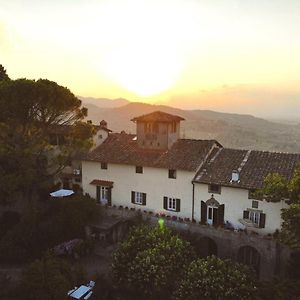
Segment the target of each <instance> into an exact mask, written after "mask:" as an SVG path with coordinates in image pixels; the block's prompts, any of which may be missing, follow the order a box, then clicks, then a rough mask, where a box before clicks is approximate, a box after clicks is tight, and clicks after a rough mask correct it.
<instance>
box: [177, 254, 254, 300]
mask: <svg viewBox="0 0 300 300" xmlns="http://www.w3.org/2000/svg"><path fill="white" fill-rule="evenodd" d="M256 294H257V288H256V282H255V278H254V274H253V273H252V271H251V270H250V269H249V268H248V267H247V266H245V265H242V264H238V263H235V262H233V261H231V260H222V259H220V258H217V257H215V256H210V257H207V258H206V259H197V260H195V261H193V262H192V263H191V264H190V265H189V267H188V268H187V270H186V272H185V274H184V276H182V279H181V282H180V284H179V287H178V289H177V291H176V292H175V294H174V297H173V298H174V299H176V300H197V299H211V300H218V299H222V300H229V299H230V300H234V299H236V300H239V299H249V300H250V299H255V297H256Z"/></svg>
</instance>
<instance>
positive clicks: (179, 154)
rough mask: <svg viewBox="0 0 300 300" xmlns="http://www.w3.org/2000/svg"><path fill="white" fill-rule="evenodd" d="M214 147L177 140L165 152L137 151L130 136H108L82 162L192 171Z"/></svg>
mask: <svg viewBox="0 0 300 300" xmlns="http://www.w3.org/2000/svg"><path fill="white" fill-rule="evenodd" d="M214 145H219V144H218V143H217V142H216V141H214V140H188V139H180V140H178V141H177V142H176V143H174V145H173V146H172V148H171V149H169V150H147V149H141V148H139V147H138V144H137V140H136V139H135V135H133V134H125V133H112V134H110V135H109V136H108V138H107V139H106V140H105V141H104V142H103V143H102V144H101V145H100V146H99V147H97V148H96V149H95V150H93V151H91V152H90V153H89V154H88V155H87V157H86V159H85V160H88V161H97V162H106V163H116V164H129V165H136V166H145V167H146V166H148V167H157V168H166V169H179V170H187V171H196V170H197V169H198V168H199V166H200V164H201V163H202V162H203V161H204V159H205V158H206V156H207V155H208V153H209V151H210V150H211V149H212V148H213V147H214ZM219 146H220V145H219Z"/></svg>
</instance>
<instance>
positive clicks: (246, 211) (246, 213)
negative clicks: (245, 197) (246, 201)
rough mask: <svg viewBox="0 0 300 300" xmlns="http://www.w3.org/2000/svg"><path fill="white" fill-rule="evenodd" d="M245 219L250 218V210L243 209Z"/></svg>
mask: <svg viewBox="0 0 300 300" xmlns="http://www.w3.org/2000/svg"><path fill="white" fill-rule="evenodd" d="M243 219H249V210H244V211H243Z"/></svg>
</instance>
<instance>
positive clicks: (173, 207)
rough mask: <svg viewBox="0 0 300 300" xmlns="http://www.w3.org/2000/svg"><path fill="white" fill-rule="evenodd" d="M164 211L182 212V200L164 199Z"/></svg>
mask: <svg viewBox="0 0 300 300" xmlns="http://www.w3.org/2000/svg"><path fill="white" fill-rule="evenodd" d="M164 209H165V210H170V211H177V212H178V211H180V199H177V198H172V197H164Z"/></svg>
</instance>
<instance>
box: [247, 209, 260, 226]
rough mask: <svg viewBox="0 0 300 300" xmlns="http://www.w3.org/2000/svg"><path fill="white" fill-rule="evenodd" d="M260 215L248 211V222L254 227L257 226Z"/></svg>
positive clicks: (254, 211) (257, 212)
mask: <svg viewBox="0 0 300 300" xmlns="http://www.w3.org/2000/svg"><path fill="white" fill-rule="evenodd" d="M260 214H261V212H260V211H256V210H249V220H250V221H251V222H252V223H253V224H254V225H256V226H259V221H260Z"/></svg>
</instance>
